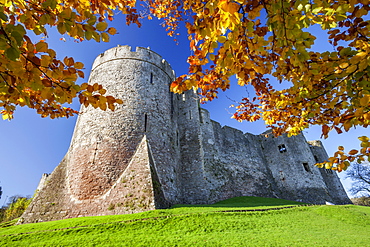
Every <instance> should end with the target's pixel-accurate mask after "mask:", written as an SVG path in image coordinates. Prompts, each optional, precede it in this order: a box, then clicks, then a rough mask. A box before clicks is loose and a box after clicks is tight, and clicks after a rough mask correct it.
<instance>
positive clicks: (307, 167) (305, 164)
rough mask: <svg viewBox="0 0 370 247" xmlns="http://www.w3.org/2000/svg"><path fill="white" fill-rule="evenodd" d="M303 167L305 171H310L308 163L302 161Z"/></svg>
mask: <svg viewBox="0 0 370 247" xmlns="http://www.w3.org/2000/svg"><path fill="white" fill-rule="evenodd" d="M303 168H304V169H305V171H306V172H311V169H310V167H309V166H308V163H303Z"/></svg>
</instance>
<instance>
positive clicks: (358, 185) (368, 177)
mask: <svg viewBox="0 0 370 247" xmlns="http://www.w3.org/2000/svg"><path fill="white" fill-rule="evenodd" d="M347 178H350V179H351V180H353V183H352V187H351V189H350V192H351V193H352V194H354V195H360V196H370V163H368V162H367V163H355V164H353V165H351V167H350V168H349V169H348V170H347Z"/></svg>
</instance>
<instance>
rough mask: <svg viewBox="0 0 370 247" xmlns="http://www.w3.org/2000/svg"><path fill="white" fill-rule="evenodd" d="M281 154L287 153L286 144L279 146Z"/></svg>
mask: <svg viewBox="0 0 370 247" xmlns="http://www.w3.org/2000/svg"><path fill="white" fill-rule="evenodd" d="M278 149H279V152H280V153H285V152H286V147H285V145H284V144H281V145H279V146H278Z"/></svg>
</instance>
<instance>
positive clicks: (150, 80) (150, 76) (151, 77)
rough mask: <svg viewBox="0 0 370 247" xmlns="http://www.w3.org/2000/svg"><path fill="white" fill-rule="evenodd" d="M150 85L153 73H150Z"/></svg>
mask: <svg viewBox="0 0 370 247" xmlns="http://www.w3.org/2000/svg"><path fill="white" fill-rule="evenodd" d="M150 83H151V84H153V83H154V82H153V73H150Z"/></svg>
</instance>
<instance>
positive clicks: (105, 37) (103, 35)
mask: <svg viewBox="0 0 370 247" xmlns="http://www.w3.org/2000/svg"><path fill="white" fill-rule="evenodd" d="M101 39H102V41H103V42H109V36H108V34H107V33H102V34H101Z"/></svg>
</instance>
